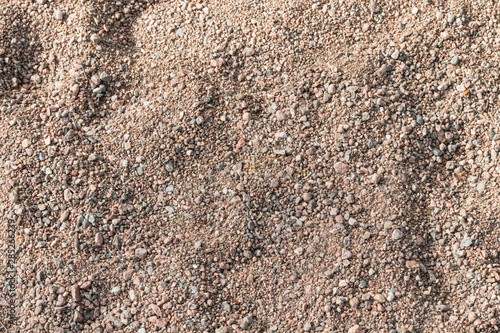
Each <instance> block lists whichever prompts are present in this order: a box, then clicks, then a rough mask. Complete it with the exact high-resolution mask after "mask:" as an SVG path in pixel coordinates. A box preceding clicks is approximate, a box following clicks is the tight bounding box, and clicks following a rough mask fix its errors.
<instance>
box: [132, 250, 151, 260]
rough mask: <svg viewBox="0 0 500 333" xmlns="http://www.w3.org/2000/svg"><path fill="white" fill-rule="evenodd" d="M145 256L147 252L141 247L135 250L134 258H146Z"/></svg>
mask: <svg viewBox="0 0 500 333" xmlns="http://www.w3.org/2000/svg"><path fill="white" fill-rule="evenodd" d="M147 254H148V251H147V250H146V249H143V248H142V247H140V248H137V249H135V256H136V257H138V258H139V259H144V258H146V255H147Z"/></svg>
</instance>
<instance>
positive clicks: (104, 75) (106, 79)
mask: <svg viewBox="0 0 500 333" xmlns="http://www.w3.org/2000/svg"><path fill="white" fill-rule="evenodd" d="M100 79H101V80H102V81H104V82H109V81H111V75H109V74H108V73H106V72H103V73H101V76H100Z"/></svg>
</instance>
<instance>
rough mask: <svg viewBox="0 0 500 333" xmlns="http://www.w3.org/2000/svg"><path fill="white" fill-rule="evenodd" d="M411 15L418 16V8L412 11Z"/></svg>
mask: <svg viewBox="0 0 500 333" xmlns="http://www.w3.org/2000/svg"><path fill="white" fill-rule="evenodd" d="M411 13H412V14H413V15H417V14H418V8H417V7H413V9H412V10H411Z"/></svg>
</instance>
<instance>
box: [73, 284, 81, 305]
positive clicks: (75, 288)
mask: <svg viewBox="0 0 500 333" xmlns="http://www.w3.org/2000/svg"><path fill="white" fill-rule="evenodd" d="M71 297H72V298H73V300H74V301H75V302H80V300H81V294H80V287H78V285H76V284H74V285H73V286H71Z"/></svg>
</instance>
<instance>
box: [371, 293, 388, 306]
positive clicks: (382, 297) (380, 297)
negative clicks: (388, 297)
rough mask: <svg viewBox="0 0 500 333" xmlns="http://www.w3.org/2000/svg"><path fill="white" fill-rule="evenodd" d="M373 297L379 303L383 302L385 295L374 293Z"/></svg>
mask: <svg viewBox="0 0 500 333" xmlns="http://www.w3.org/2000/svg"><path fill="white" fill-rule="evenodd" d="M373 299H374V300H376V301H377V302H379V303H380V304H382V303H385V297H384V295H382V294H376V295H375V296H373Z"/></svg>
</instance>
